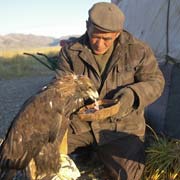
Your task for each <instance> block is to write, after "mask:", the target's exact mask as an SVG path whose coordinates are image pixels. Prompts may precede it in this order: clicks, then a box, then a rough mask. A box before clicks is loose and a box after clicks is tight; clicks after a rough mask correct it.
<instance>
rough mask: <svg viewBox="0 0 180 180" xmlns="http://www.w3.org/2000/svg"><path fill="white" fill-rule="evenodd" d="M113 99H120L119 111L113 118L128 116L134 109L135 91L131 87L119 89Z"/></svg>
mask: <svg viewBox="0 0 180 180" xmlns="http://www.w3.org/2000/svg"><path fill="white" fill-rule="evenodd" d="M113 99H118V103H119V111H118V113H117V114H116V115H115V116H113V117H112V118H113V119H114V118H116V119H118V118H121V117H123V116H126V115H127V114H128V113H130V112H131V111H132V110H133V104H134V99H135V98H134V92H133V90H131V89H130V88H123V89H122V90H120V91H118V92H117V93H116V94H115V95H114V97H113Z"/></svg>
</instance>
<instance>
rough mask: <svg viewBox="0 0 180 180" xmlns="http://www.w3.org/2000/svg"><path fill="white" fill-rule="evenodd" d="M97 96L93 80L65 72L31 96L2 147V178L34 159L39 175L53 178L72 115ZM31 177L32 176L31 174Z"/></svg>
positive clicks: (10, 177) (0, 151)
mask: <svg viewBox="0 0 180 180" xmlns="http://www.w3.org/2000/svg"><path fill="white" fill-rule="evenodd" d="M87 98H91V99H94V100H95V99H97V98H98V93H97V91H96V88H95V87H94V85H93V83H92V82H91V80H90V79H89V78H88V77H86V76H82V75H72V74H68V75H64V76H63V77H61V78H59V79H54V80H53V82H51V83H50V84H49V85H48V86H47V87H46V86H45V87H44V88H43V89H42V90H41V91H40V92H39V93H37V94H36V95H35V96H32V97H31V98H30V99H28V100H27V101H26V102H25V103H24V105H23V106H22V108H21V110H20V111H19V113H18V114H17V116H16V117H15V118H14V120H13V121H12V123H11V126H10V128H9V130H8V132H7V135H6V137H5V140H4V141H3V143H2V145H1V147H0V180H11V179H13V177H14V176H15V175H16V173H17V171H18V170H23V169H25V168H27V166H28V165H29V163H30V162H32V161H33V163H35V167H36V177H35V179H38V177H40V176H43V177H46V176H47V177H50V176H51V175H52V174H55V173H56V172H57V171H58V170H59V168H60V163H59V155H60V152H59V147H60V144H61V141H62V139H63V136H64V134H65V132H66V130H67V128H68V124H69V116H70V114H72V113H73V112H74V111H75V110H77V109H78V108H79V107H80V106H81V105H82V100H83V99H87ZM31 178H32V177H31Z"/></svg>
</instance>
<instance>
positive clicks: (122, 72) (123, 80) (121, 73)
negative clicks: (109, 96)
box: [116, 64, 135, 86]
mask: <svg viewBox="0 0 180 180" xmlns="http://www.w3.org/2000/svg"><path fill="white" fill-rule="evenodd" d="M134 75H135V70H134V68H133V67H132V66H131V65H129V64H126V65H125V66H124V67H122V66H120V65H118V67H117V82H116V83H117V85H118V86H122V85H128V84H131V83H133V82H134Z"/></svg>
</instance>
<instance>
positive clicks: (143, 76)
mask: <svg viewBox="0 0 180 180" xmlns="http://www.w3.org/2000/svg"><path fill="white" fill-rule="evenodd" d="M87 42H88V36H87V34H85V35H83V36H81V37H80V38H78V39H77V40H76V42H74V43H72V44H69V45H67V46H65V47H63V48H62V49H61V51H60V55H59V61H58V72H59V76H61V75H62V74H63V72H74V73H75V74H83V75H88V76H89V78H90V79H92V80H93V82H94V84H95V86H96V88H97V90H98V92H99V94H100V99H102V98H112V97H113V96H114V93H115V92H117V91H118V90H120V89H122V88H124V87H129V88H131V89H132V90H133V91H134V92H135V94H136V101H137V102H136V105H137V106H136V108H135V109H132V111H131V113H129V114H128V115H127V116H125V117H121V118H119V120H118V121H117V123H116V125H115V129H116V131H118V132H123V133H127V134H129V133H130V134H134V135H137V136H144V133H145V119H144V108H145V107H146V106H147V105H149V104H151V103H152V102H154V101H155V100H156V99H157V98H158V97H160V95H161V93H162V91H163V88H164V78H163V75H162V73H161V71H160V69H159V67H158V63H157V61H156V58H155V57H154V55H153V52H152V50H151V49H150V48H149V47H148V46H147V45H146V44H145V43H144V42H142V41H140V40H138V39H136V38H134V37H133V36H132V35H131V34H130V33H128V32H126V31H123V32H122V33H121V35H120V36H119V37H118V38H117V39H116V42H115V45H114V51H113V53H112V55H111V57H110V60H109V61H108V64H107V66H106V68H105V71H104V73H103V74H102V75H101V74H100V72H99V69H98V65H97V63H96V61H95V59H94V56H93V54H92V52H91V50H90V48H88V45H87V44H88V43H87ZM73 126H74V129H75V131H76V133H81V132H85V131H86V130H88V123H86V122H78V123H75V125H73ZM103 126H104V125H102V124H101V123H98V122H93V123H92V124H91V128H92V129H93V131H94V132H95V136H96V138H97V141H98V140H99V138H100V137H99V132H100V130H102V129H103ZM111 127H114V126H112V124H109V129H108V128H107V129H108V130H110V129H111ZM104 129H106V128H104Z"/></svg>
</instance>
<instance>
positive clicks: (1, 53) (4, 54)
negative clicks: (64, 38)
mask: <svg viewBox="0 0 180 180" xmlns="http://www.w3.org/2000/svg"><path fill="white" fill-rule="evenodd" d="M59 50H60V46H51V47H41V48H35V49H19V50H0V57H1V58H6V59H11V58H14V57H16V56H21V55H23V53H24V52H28V53H31V54H36V53H37V52H41V53H44V54H49V53H52V54H53V53H57V52H58V51H59Z"/></svg>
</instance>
